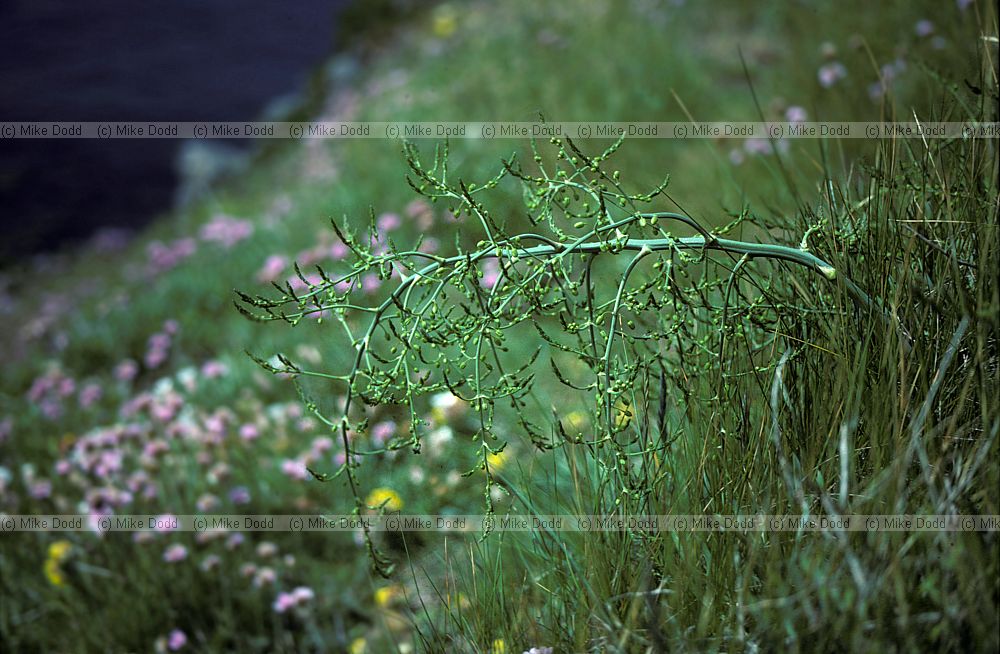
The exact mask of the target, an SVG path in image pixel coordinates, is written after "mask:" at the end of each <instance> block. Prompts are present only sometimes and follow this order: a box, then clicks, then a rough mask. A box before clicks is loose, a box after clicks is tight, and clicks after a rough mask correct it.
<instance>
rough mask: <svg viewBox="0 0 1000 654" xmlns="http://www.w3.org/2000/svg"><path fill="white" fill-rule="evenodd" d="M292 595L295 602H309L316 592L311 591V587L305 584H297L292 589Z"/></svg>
mask: <svg viewBox="0 0 1000 654" xmlns="http://www.w3.org/2000/svg"><path fill="white" fill-rule="evenodd" d="M292 597H293V598H295V603H296V604H305V603H306V602H310V601H312V600H313V598H315V597H316V593H314V592H313V589H312V588H309V587H307V586H299V587H298V588H296V589H295V590H293V591H292Z"/></svg>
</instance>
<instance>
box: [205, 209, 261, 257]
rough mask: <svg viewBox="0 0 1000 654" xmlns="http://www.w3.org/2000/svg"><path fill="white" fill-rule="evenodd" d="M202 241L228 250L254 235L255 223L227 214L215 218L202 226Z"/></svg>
mask: <svg viewBox="0 0 1000 654" xmlns="http://www.w3.org/2000/svg"><path fill="white" fill-rule="evenodd" d="M199 235H200V236H201V240H203V241H208V242H211V243H217V244H219V245H221V246H222V247H224V248H226V249H227V250H228V249H229V248H231V247H233V246H234V245H236V244H237V243H239V242H240V241H242V240H244V239H247V238H250V237H251V236H252V235H253V223H252V222H250V221H249V220H242V219H240V218H234V217H232V216H227V215H225V214H219V215H217V216H214V217H213V218H212V220H210V221H209V222H207V223H205V224H204V225H202V228H201V232H199Z"/></svg>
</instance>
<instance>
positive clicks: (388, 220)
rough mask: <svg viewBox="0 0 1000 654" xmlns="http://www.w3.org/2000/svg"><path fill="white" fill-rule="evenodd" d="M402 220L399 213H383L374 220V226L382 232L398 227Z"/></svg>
mask: <svg viewBox="0 0 1000 654" xmlns="http://www.w3.org/2000/svg"><path fill="white" fill-rule="evenodd" d="M401 222H402V221H400V219H399V214H396V213H391V212H390V213H384V214H382V215H381V216H379V217H378V221H376V223H375V224H376V226H377V227H378V228H379V229H380V230H382V231H383V232H389V231H392V230H394V229H396V228H398V227H399V225H400V224H401Z"/></svg>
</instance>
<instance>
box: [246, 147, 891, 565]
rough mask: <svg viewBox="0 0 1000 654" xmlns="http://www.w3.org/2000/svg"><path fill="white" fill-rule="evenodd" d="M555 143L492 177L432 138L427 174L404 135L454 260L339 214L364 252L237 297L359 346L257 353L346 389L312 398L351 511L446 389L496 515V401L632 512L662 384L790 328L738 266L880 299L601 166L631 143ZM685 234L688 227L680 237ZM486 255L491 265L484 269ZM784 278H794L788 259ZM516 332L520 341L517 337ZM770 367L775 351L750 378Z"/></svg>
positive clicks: (419, 187)
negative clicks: (321, 354)
mask: <svg viewBox="0 0 1000 654" xmlns="http://www.w3.org/2000/svg"><path fill="white" fill-rule="evenodd" d="M550 144H551V146H552V151H553V154H552V155H550V156H549V157H543V156H542V154H541V150H540V148H539V147H538V144H536V143H535V142H532V144H531V148H532V152H533V155H534V157H533V164H534V166H533V171H531V172H529V171H527V170H525V169H524V168H523V167H522V166H521V165H520V164H519V162H518V160H517V157H516V156H512V157H511V158H510V159H509V160H506V161H504V162H503V165H502V167H501V169H500V170H499V172H498V173H497V174H496V175H495V176H494V177H493V178H491V179H489V180H488V181H486V182H485V183H484V184H481V185H476V184H473V183H466V182H465V181H463V180H461V179H455V178H454V176H453V175H452V174H451V173H450V171H449V169H448V144H447V143H444V144H443V145H442V146H439V147H438V148H437V149H436V150H435V155H434V162H433V166H432V167H430V168H428V167H426V166H425V165H424V164H423V162H422V161H421V159H420V156H419V153H418V151H417V150H416V148H415V147H414V146H412V145H410V144H405V145H404V154H405V156H406V160H407V163H408V164H409V168H410V171H411V173H412V176H409V177H408V178H407V181H408V182H409V184H410V185H411V186H412V187H413V189H414V190H415V191H416V192H417V193H419V194H420V195H422V196H424V197H426V198H428V199H430V200H431V201H433V202H438V203H445V204H446V205H447V206H448V208H449V210H450V211H451V212H452V213H453V214H454V216H455V218H456V219H458V220H460V221H463V222H464V223H467V222H470V221H471V223H472V225H473V226H472V227H468V228H466V227H465V226H464V224H463V229H462V230H461V231H459V230H456V234H455V241H454V253H453V254H451V255H450V256H444V255H440V254H436V253H433V252H429V251H425V250H424V249H423V248H422V247H421V245H422V239H423V237H421V240H418V242H417V243H416V244H415V245H414V246H413V247H412V248H410V249H403V248H400V247H398V246H397V245H396V244H395V243H393V242H391V241H390V240H388V237H385V236H384V235H381V234H378V233H377V229H376V227H375V221H374V214H372V218H371V221H370V225H369V229H368V234H367V235H366V236H364V237H362V236H359V235H358V234H356V233H355V232H353V231H352V230H351V229H350V228H349V226H348V225H347V224H346V222H345V224H344V225H338V224H336V222H333V223H332V225H333V229H334V230H335V231H336V233H337V235H338V237H339V238H340V239H341V240H342V241H343V243H344V244H345V245H346V246H347V247H348V248H349V249H350V250H351V251H352V252H353V253H354V255H355V263H354V265H353V268H352V269H351V270H350V272H348V273H346V274H343V275H341V276H331V275H330V274H328V273H327V271H326V270H324V269H323V268H321V267H319V266H317V270H318V273H319V278H320V280H321V281H319V282H318V283H316V282H315V281H311V280H310V279H309V278H307V277H306V276H305V275H303V274H302V272H301V270H300V269H299V268H298V266H296V268H295V270H296V274H297V275H298V276H299V278H300V279H301V281H302V283H303V284H304V285H305V291H304V292H296V291H295V289H294V288H293V287H292V286H291V285H290V284H286V285H285V286H279V285H277V284H275V288H276V289H277V291H278V293H279V295H278V296H277V297H271V298H268V297H263V296H260V295H254V296H251V295H248V294H245V293H241V292H238V294H239V298H240V301H239V302H237V308H238V309H239V310H240V311H241V312H242V313H244V314H245V315H246V316H248V317H250V318H252V319H255V320H283V321H286V322H288V323H291V324H293V325H294V324H296V323H298V322H299V321H301V320H302V319H303V318H306V317H317V316H319V317H324V316H325V317H332V318H333V319H334V320H335V321H337V322H339V324H340V325H341V326H342V327H343V329H344V331H345V333H346V339H347V341H348V342H350V344H351V345H352V346H353V348H354V355H353V365H352V366H351V368H350V370H348V371H346V372H344V373H342V374H331V373H329V372H324V371H318V370H310V369H307V368H304V367H302V366H301V365H300V364H298V363H296V362H293V361H292V360H291V359H289V358H288V357H287V356H285V355H278V356H277V359H276V361H277V363H273V361H274V360H272V363H269V362H268V361H265V360H263V359H261V358H259V357H256V356H255V357H254V358H255V360H256V361H257V362H258V363H259V364H260V365H262V366H263V367H265V368H266V369H268V370H269V371H271V372H274V373H281V374H285V375H290V376H292V377H293V378H299V377H317V378H321V379H324V380H330V381H332V382H335V383H339V384H341V385H342V388H343V392H344V394H345V400H344V402H343V405H342V406H341V407H340V410H339V412H338V413H337V414H336V415H332V416H331V415H328V412H324V411H322V410H320V408H319V406H318V404H317V403H316V402H315V401H313V400H311V399H309V398H308V397H306V398H305V399H306V404H307V407H308V408H309V410H311V411H312V412H313V413H314V414H315V415H316V416H317V418H318V419H319V420H320V421H322V422H323V423H324V424H326V425H327V426H328V427H329V428H330V429H331V430H333V431H335V432H338V433H339V435H340V438H341V440H342V443H343V447H344V452H345V455H346V462H345V463H344V464H343V465H342V466H341V467H340V468H339V469H338V470H336V471H334V472H331V473H324V472H322V471H312V472H313V474H314V475H315V476H316V477H317V478H318V479H321V480H329V479H332V478H335V477H338V476H340V475H345V476H346V479H347V483H348V485H349V487H350V489H351V492H352V494H353V496H354V503H355V506H354V511H355V512H357V513H360V512H363V511H365V510H366V508H368V509H372V508H378V507H366V506H365V501H364V499H362V498H363V497H364V493H363V492H362V491H361V489H360V487H359V486H360V484H359V479H358V476H357V473H356V468H357V465H358V463H359V460H360V459H361V458H362V457H364V456H366V455H371V454H377V453H380V452H384V451H386V450H395V449H400V448H405V447H410V448H412V449H413V451H414V452H419V450H420V447H421V436H422V428H423V427H424V423H423V421H422V419H421V417H420V416H421V410H420V407H419V398H420V397H421V396H425V395H428V394H431V393H439V392H445V391H447V392H450V393H452V394H453V395H455V396H457V397H458V398H460V399H461V400H463V401H465V402H466V403H468V406H469V407H470V408H471V409H472V410H473V411H474V412H475V415H476V416H477V422H478V429H477V431H476V433H475V437H474V438H475V440H476V441H478V454H479V456H478V461H479V463H478V465H477V467H475V468H473V469H472V470H469V471H467V472H466V473H465V474H466V475H471V474H475V473H476V472H478V471H485V473H486V474H485V488H484V497H485V503H486V510H487V512H488V513H490V512H492V511H493V504H492V495H491V492H490V491H491V488H492V485H493V484H494V483H495V480H494V474H492V472H491V470H490V455H491V454H497V453H499V452H500V451H501V450H503V448H504V447H505V446H506V444H507V443H506V441H505V440H502V439H501V438H500V437H499V436H498V433H497V432H498V429H497V408H498V406H499V405H500V404H501V403H502V404H503V405H505V406H509V408H510V409H511V411H510V420H511V421H512V422H514V423H516V424H517V425H519V428H520V430H521V431H522V432H523V435H524V436H526V437H527V438H530V440H531V441H532V442H533V443H534V444H535V445H536V446H538V447H540V448H552V447H555V446H556V445H558V444H560V443H564V442H568V443H575V444H580V445H585V446H587V447H588V448H589V450H590V451H591V452H592V454H593V455H594V456H595V458H596V459H597V461H598V463H599V465H601V466H602V467H603V468H604V469H605V470H606V472H608V473H609V477H610V478H611V479H614V480H616V488H615V489H614V493H615V494H616V496H617V497H616V500H615V504H616V505H622V500H625V501H626V502H625V503H626V504H629V505H632V506H636V505H634V504H631V503H630V502H628V501H627V500H628V499H629V498H632V499H635V500H641V497H639V495H641V493H642V484H641V483H638V482H635V483H633V479H632V475H633V472H632V470H631V463H630V462H631V461H632V460H634V459H635V458H636V457H642V456H644V455H646V454H648V453H650V452H653V451H656V450H657V449H658V448H660V449H662V442H661V441H662V438H663V436H664V435H665V433H666V423H667V416H666V415H665V414H666V405H667V399H666V398H667V388H666V387H667V386H668V382H667V380H668V379H670V380H672V381H671V384H672V385H673V386H674V387H676V388H680V389H681V390H682V391H683V387H684V382H683V380H685V379H690V376H691V375H692V374H696V370H695V368H699V367H701V368H702V369H710V370H721V369H722V368H723V367H724V365H723V364H724V362H725V348H726V338H727V337H728V336H738V337H739V338H740V339H741V340H742V345H743V346H744V347H746V348H747V350H748V351H750V352H751V353H752V352H760V351H763V350H764V349H765V348H766V347H767V346H768V344H769V343H770V342H771V341H772V340H773V338H774V334H776V333H780V332H783V331H788V330H783V329H781V328H780V323H782V322H783V321H785V320H787V316H786V313H785V312H783V311H782V310H781V306H780V302H778V301H777V300H776V299H775V298H774V297H773V296H772V295H771V293H770V291H769V284H768V282H767V280H766V275H763V274H759V275H756V276H749V277H746V276H745V272H746V270H747V268H746V265H747V264H748V263H749V262H751V261H753V260H757V259H767V260H771V261H773V262H787V263H791V264H795V266H796V267H798V268H800V269H804V270H805V271H808V272H811V273H815V274H816V275H818V276H819V277H820V278H822V279H824V280H828V281H830V282H841V283H843V285H844V288H845V290H846V292H847V293H848V294H849V296H850V297H852V298H853V299H854V300H855V301H856V303H857V304H858V305H860V306H861V307H862V308H864V309H871V308H876V307H875V306H874V303H873V301H872V299H871V298H870V297H869V296H868V295H867V294H866V293H865V292H864V291H863V290H862V289H861V288H859V287H858V286H857V285H856V284H854V283H853V282H851V280H850V279H847V278H846V276H844V275H843V274H841V273H840V272H839V271H837V270H835V269H834V267H833V266H831V265H830V264H828V263H826V262H825V261H824V260H823V259H821V258H820V257H818V256H817V255H816V254H814V253H812V252H810V251H809V250H808V249H807V245H806V239H803V240H802V244H801V246H799V247H792V246H787V245H780V244H775V243H760V242H750V241H746V240H736V239H733V238H728V237H727V236H726V235H727V234H728V233H730V232H733V231H735V229H736V228H737V227H738V226H740V225H741V223H742V222H743V220H744V218H745V217H746V216H745V214H744V215H739V216H736V217H735V219H734V220H732V222H730V223H729V224H727V225H725V226H723V227H722V228H720V229H717V230H715V231H709V230H708V229H706V228H705V227H704V226H702V225H701V224H700V223H698V222H697V221H695V220H694V219H692V218H691V217H690V216H687V215H684V214H682V213H675V212H668V211H653V210H650V208H651V207H652V206H653V205H655V204H657V203H658V202H660V203H662V202H663V201H664V200H663V198H665V195H666V194H665V189H666V187H667V182H668V180H665V181H664V182H663V183H661V184H659V185H657V186H656V187H655V188H653V189H652V190H650V191H648V192H646V193H632V192H629V191H628V190H626V188H625V186H624V185H623V183H622V181H621V179H620V174H619V172H618V171H613V170H609V166H608V162H609V159H610V158H611V157H612V155H613V154H614V153H615V152H616V151H617V150H618V149H619V147H620V146H621V144H622V140H619V141H617V142H615V143H614V144H613V145H611V146H610V147H609V148H608V149H607V150H605V151H603V152H601V153H600V154H598V155H596V156H588V155H586V154H584V153H583V151H582V150H581V149H580V148H579V147H578V146H577V144H576V143H574V142H573V141H572V140H571V139H569V138H566V139H558V138H555V139H552V140H551V141H550ZM547 159H548V160H549V161H547ZM505 178H515V179H516V180H519V181H520V184H521V186H522V189H523V201H524V204H525V206H526V207H527V210H528V211H527V213H526V215H525V216H523V217H521V216H518V217H516V218H512V217H508V218H502V217H499V212H498V211H495V210H492V209H491V208H490V207H489V206H488V205H487V202H486V197H487V195H488V194H489V192H490V191H491V190H493V189H495V188H496V187H497V186H498V185H499V184H500V183H501V182H502V181H503V180H504V179H505ZM523 221H527V223H526V224H525V223H524V222H523ZM675 227H676V228H677V229H676V230H675ZM473 229H475V230H477V231H478V233H479V236H480V238H479V239H477V240H476V241H475V242H474V243H470V242H467V241H466V239H463V235H465V236H467V235H468V233H469V232H470V231H471V230H473ZM678 230H686V231H688V232H691V234H690V235H687V236H680V235H678ZM491 267H492V268H493V273H492V275H491V276H488V277H487V278H486V279H484V270H485V269H488V268H491ZM598 267H601V269H600V270H598ZM372 272H376V273H377V274H378V276H379V278H380V279H381V280H383V281H390V280H391V281H392V284H393V286H392V290H391V292H390V293H388V295H387V297H385V298H384V299H382V301H381V302H379V303H376V304H373V305H370V306H366V305H363V304H359V303H358V301H357V297H358V293H356V292H355V291H357V290H359V288H360V284H361V279H362V277H364V276H365V275H367V274H370V273H372ZM772 272H774V271H772ZM780 272H781V274H786V275H792V274H795V273H794V269H788V268H786V269H783V270H782V271H780ZM740 280H742V281H740ZM876 309H877V308H876ZM877 311H878V312H879V313H880V314H881V315H882V316H883V318H884V319H887V320H888V319H890V318H888V317H887V315H888V314H885V313H884V312H883V311H881V310H880V309H877ZM528 330H531V331H533V332H534V333H535V336H536V338H534V343H535V344H536V345H537V347H534V348H533V353H532V354H530V355H525V353H524V352H525V350H524V348H523V347H521V345H523V342H524V341H522V340H521V335H522V334H524V335H527V336H529V337H530V335H531V333H530V332H529V331H528ZM716 336H718V338H716ZM903 340H904V341H905V338H904V339H903ZM511 343H517V344H518V346H515V347H513V349H512V348H511V347H510V346H511ZM251 356H253V355H251ZM541 357H544V358H546V359H548V364H549V365H548V368H550V370H551V372H552V375H553V378H554V380H557V381H558V382H559V383H560V384H562V385H564V386H565V387H567V388H568V389H572V390H573V391H575V392H577V393H582V394H584V395H586V396H589V398H590V399H589V400H587V402H588V403H590V406H591V407H592V414H593V416H594V419H595V424H594V430H593V434H592V436H591V437H585V436H584V434H583V433H582V432H581V431H579V430H576V432H575V433H571V432H573V431H574V430H573V429H572V428H570V429H567V428H566V426H565V425H564V424H563V420H562V418H563V417H564V416H563V415H561V414H563V413H565V411H560V410H557V409H555V408H554V407H552V405H551V404H550V405H549V406H548V407H546V406H545V403H544V402H543V401H542V400H541V399H539V393H536V389H535V386H536V384H535V382H536V376H537V374H538V372H539V365H537V362H538V359H539V358H541ZM773 365H774V363H773V362H769V361H764V362H763V363H762V365H761V366H760V367H759V368H758V369H756V370H754V371H751V372H753V373H754V374H759V373H760V372H762V371H763V370H765V369H768V368H769V367H773ZM543 369H544V367H543ZM651 380H652V383H651ZM651 386H652V387H655V386H659V391H658V392H657V393H656V394H657V397H658V402H655V403H654V402H652V401H651V400H650V399H649V396H650V395H652V393H651V392H650V391H649V389H650V387H651ZM720 393H721V391H720ZM654 404H655V406H654ZM381 405H401V406H403V407H406V410H407V411H408V412H409V431H408V434H407V435H405V436H401V437H398V438H396V439H394V440H392V441H390V442H389V443H387V444H386V445H385V446H384V447H379V448H366V447H365V446H364V444H363V440H362V439H361V438H359V436H360V435H363V434H364V433H365V432H366V430H367V426H368V425H367V419H366V409H365V407H376V406H381ZM563 406H566V405H563ZM508 431H509V430H508ZM365 539H366V542H367V543H368V548H369V552H370V554H371V555H372V556H373V560H374V561H375V567H376V569H377V570H379V571H380V572H382V573H387V571H388V569H389V566H388V562H387V561H386V560H385V559H384V558H382V557H381V555H380V554H379V553H378V552H377V551H376V549H375V547H374V546H373V544H372V541H371V539H370V537H369V534H368V533H367V532H366V533H365Z"/></svg>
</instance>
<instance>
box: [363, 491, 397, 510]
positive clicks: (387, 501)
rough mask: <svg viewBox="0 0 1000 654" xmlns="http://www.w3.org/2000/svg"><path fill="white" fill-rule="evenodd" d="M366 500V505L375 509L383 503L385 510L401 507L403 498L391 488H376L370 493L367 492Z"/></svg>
mask: <svg viewBox="0 0 1000 654" xmlns="http://www.w3.org/2000/svg"><path fill="white" fill-rule="evenodd" d="M367 502H368V506H370V507H372V508H375V509H377V508H379V507H380V506H383V505H384V506H385V508H386V510H387V511H399V510H400V509H402V508H403V498H401V497H400V496H399V493H397V492H396V491H394V490H392V489H391V488H385V487H380V488H376V489H375V490H373V491H372V492H371V493H368V499H367Z"/></svg>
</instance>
